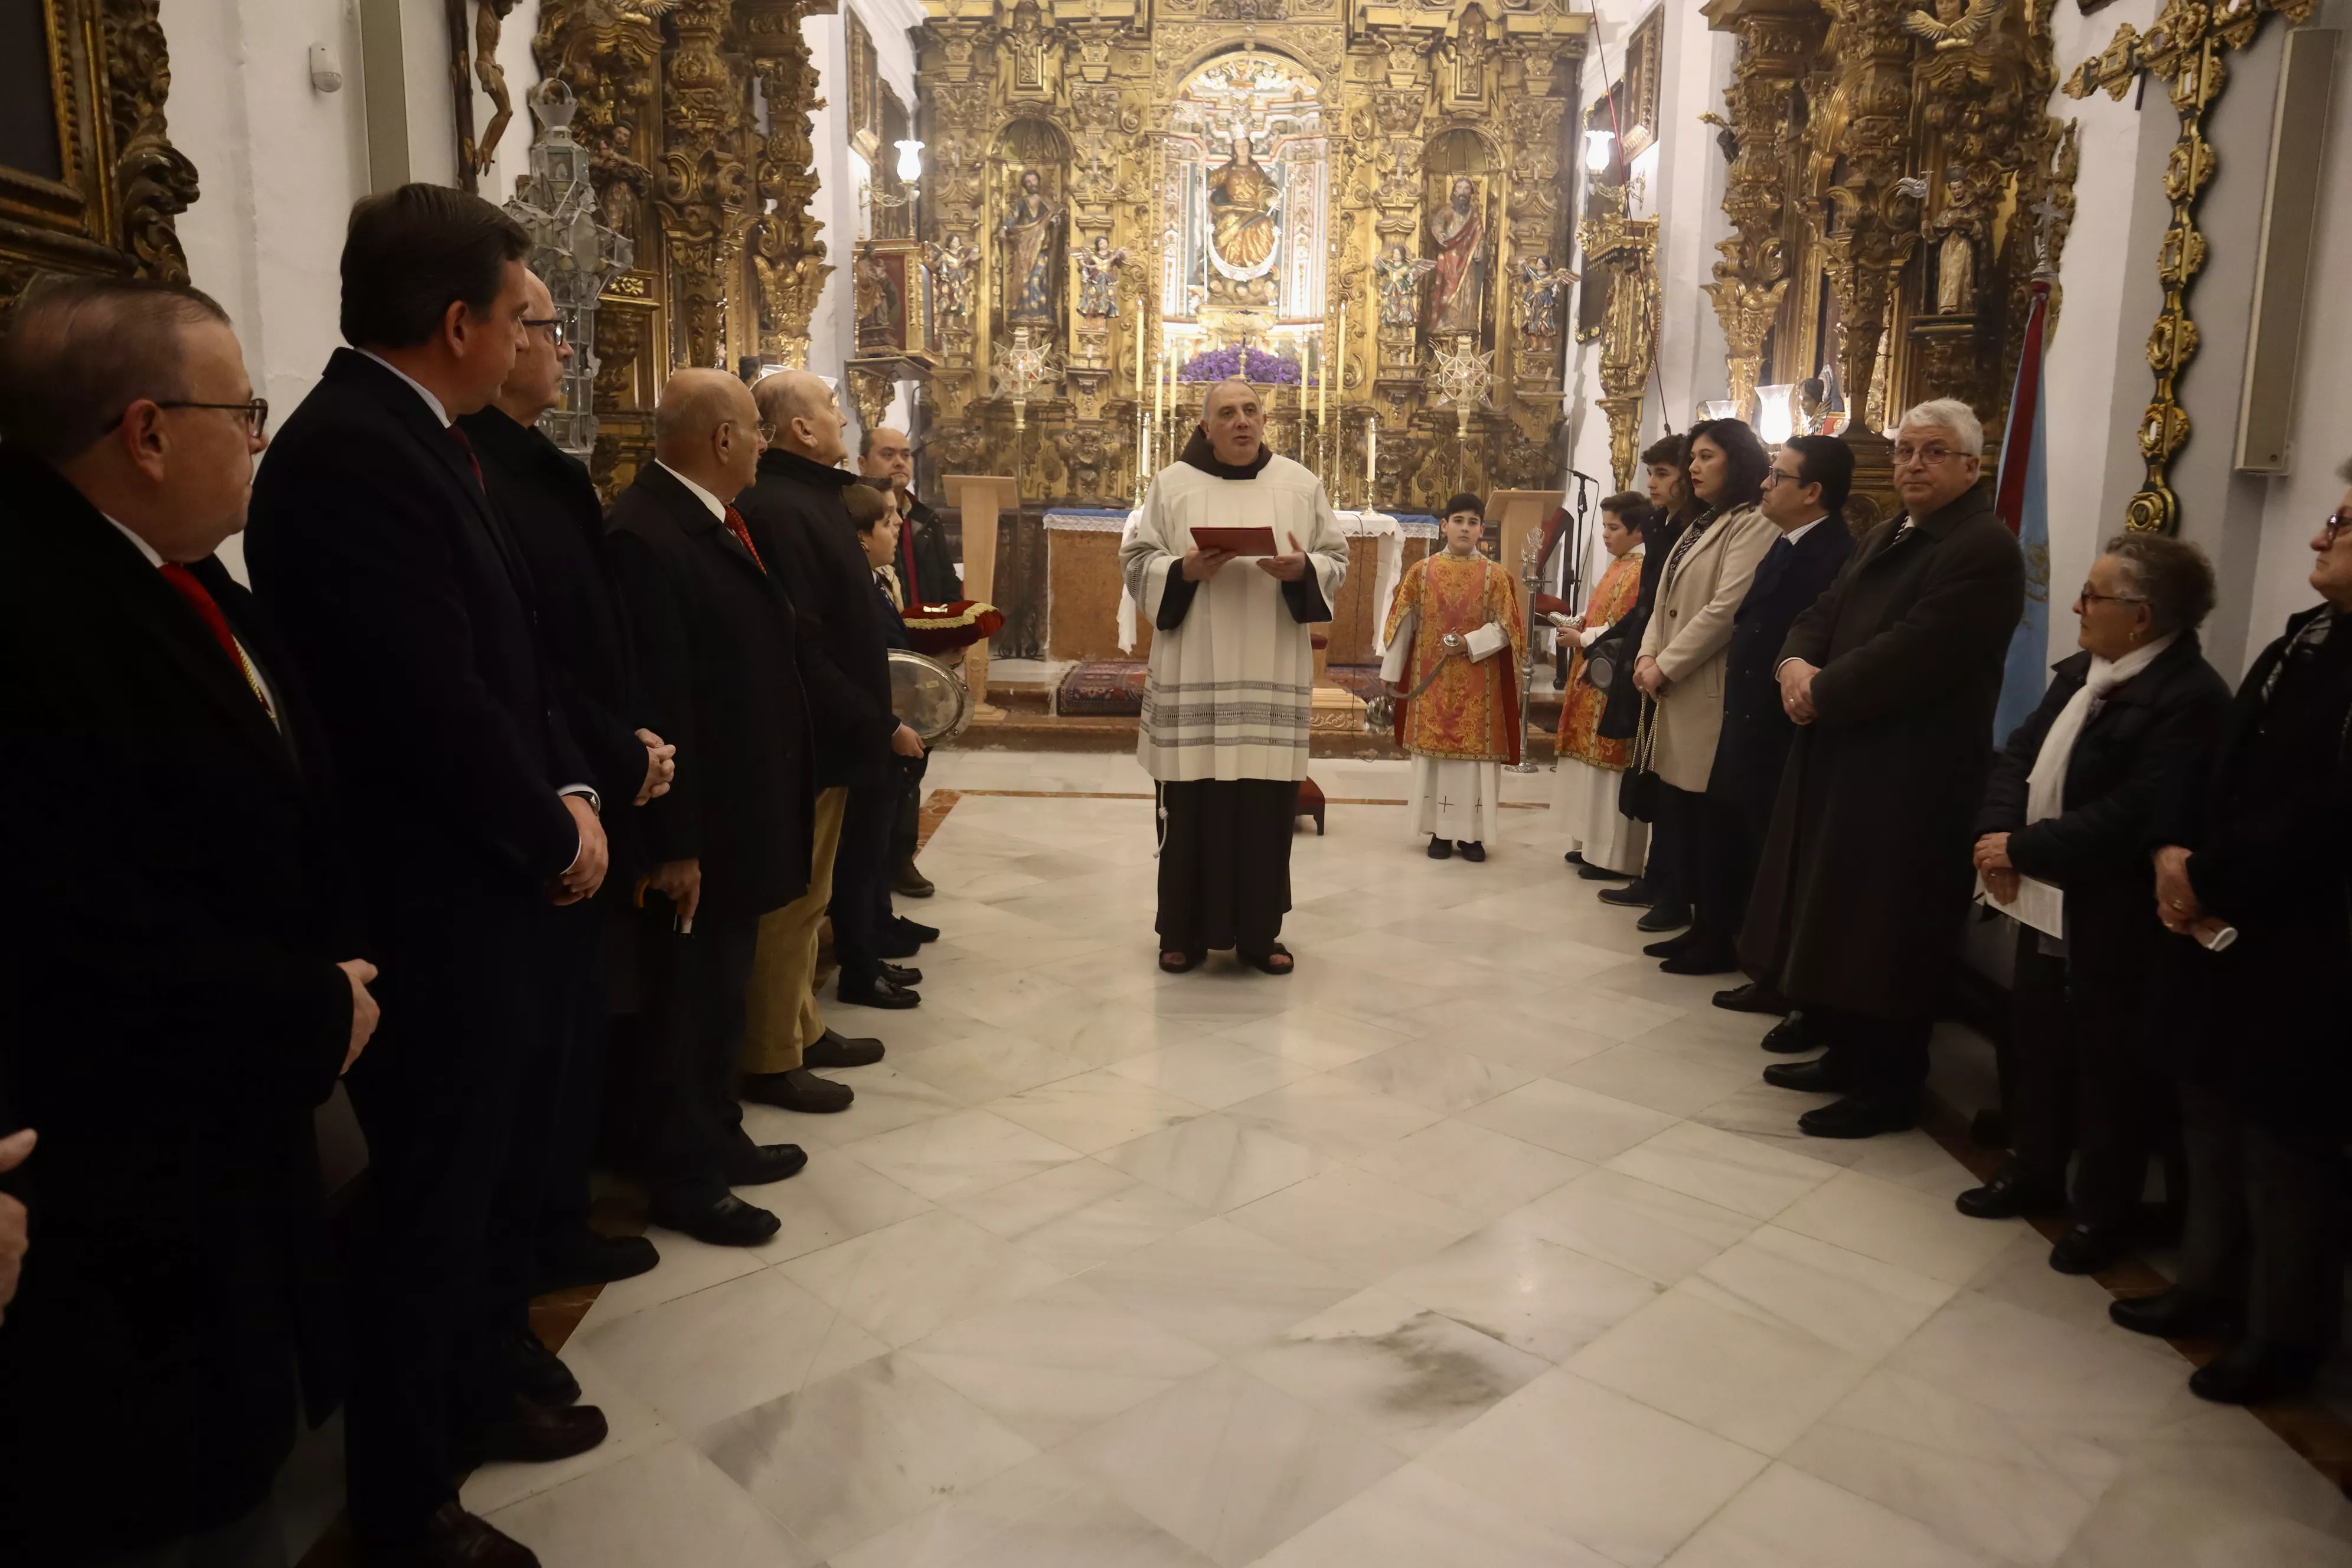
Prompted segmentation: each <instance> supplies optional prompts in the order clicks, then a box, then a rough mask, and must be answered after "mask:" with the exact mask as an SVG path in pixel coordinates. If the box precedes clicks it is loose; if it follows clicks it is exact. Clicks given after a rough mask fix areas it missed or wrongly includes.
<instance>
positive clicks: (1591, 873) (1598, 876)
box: [1576, 860, 1633, 882]
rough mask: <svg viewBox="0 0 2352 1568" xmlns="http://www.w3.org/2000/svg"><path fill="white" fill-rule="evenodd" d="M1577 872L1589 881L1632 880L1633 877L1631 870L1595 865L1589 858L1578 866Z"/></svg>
mask: <svg viewBox="0 0 2352 1568" xmlns="http://www.w3.org/2000/svg"><path fill="white" fill-rule="evenodd" d="M1576 874H1577V876H1579V877H1580V878H1581V879H1584V880H1585V881H1588V882H1630V881H1632V880H1633V872H1631V871H1612V870H1611V869H1610V868H1608V867H1606V866H1595V865H1593V864H1592V863H1591V861H1589V860H1588V861H1586V862H1585V863H1584V864H1583V865H1581V866H1579V867H1578V868H1576Z"/></svg>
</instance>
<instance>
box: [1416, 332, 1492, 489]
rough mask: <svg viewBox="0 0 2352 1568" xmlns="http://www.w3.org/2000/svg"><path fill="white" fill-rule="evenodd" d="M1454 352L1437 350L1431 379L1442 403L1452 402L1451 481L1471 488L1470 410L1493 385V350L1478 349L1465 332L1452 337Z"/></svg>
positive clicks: (1476, 342) (1481, 401)
mask: <svg viewBox="0 0 2352 1568" xmlns="http://www.w3.org/2000/svg"><path fill="white" fill-rule="evenodd" d="M1454 343H1455V345H1456V346H1455V348H1454V353H1446V352H1445V351H1444V349H1440V350H1438V351H1437V374H1436V375H1435V376H1433V378H1432V379H1431V384H1432V385H1433V386H1434V387H1436V389H1437V395H1438V397H1439V399H1440V400H1441V401H1443V402H1446V403H1451V404H1452V405H1454V483H1455V484H1457V485H1459V486H1460V487H1461V488H1463V489H1469V488H1470V411H1471V410H1472V409H1474V408H1477V407H1481V406H1483V405H1485V404H1486V391H1487V389H1488V388H1489V387H1491V386H1493V385H1494V384H1495V353H1494V351H1493V350H1492V349H1487V350H1484V351H1482V350H1480V349H1479V347H1478V340H1477V339H1475V338H1474V337H1471V336H1470V335H1468V334H1467V333H1465V334H1464V335H1462V336H1461V337H1458V338H1456V339H1454Z"/></svg>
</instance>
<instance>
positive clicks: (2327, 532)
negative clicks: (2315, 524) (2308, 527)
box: [2319, 511, 2352, 550]
mask: <svg viewBox="0 0 2352 1568" xmlns="http://www.w3.org/2000/svg"><path fill="white" fill-rule="evenodd" d="M2347 528H2352V516H2347V515H2346V514H2345V513H2344V512H2342V511H2331V512H2329V513H2328V514H2327V515H2326V517H2324V518H2321V519H2320V520H2319V537H2320V538H2321V539H2322V540H2323V541H2325V542H2326V548H2328V549H2330V550H2332V549H2334V548H2335V547H2336V541H2337V540H2339V539H2341V538H2343V537H2344V531H2345V530H2346V529H2347Z"/></svg>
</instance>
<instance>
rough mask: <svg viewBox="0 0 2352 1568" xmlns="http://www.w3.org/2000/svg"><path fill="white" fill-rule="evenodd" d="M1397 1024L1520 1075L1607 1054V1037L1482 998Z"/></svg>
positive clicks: (1408, 1016)
mask: <svg viewBox="0 0 2352 1568" xmlns="http://www.w3.org/2000/svg"><path fill="white" fill-rule="evenodd" d="M1394 1022H1395V1026H1396V1027H1398V1028H1401V1029H1410V1030H1412V1032H1413V1033H1414V1035H1415V1036H1417V1037H1420V1038H1423V1039H1426V1040H1429V1041H1431V1042H1433V1043H1434V1044H1436V1045H1440V1046H1443V1047H1445V1048H1446V1049H1448V1050H1454V1051H1467V1052H1469V1053H1470V1054H1471V1055H1472V1056H1476V1057H1483V1058H1486V1059H1487V1060H1488V1061H1493V1062H1500V1063H1502V1064H1503V1065H1505V1066H1507V1067H1513V1068H1519V1069H1520V1070H1522V1071H1524V1072H1529V1073H1548V1072H1556V1071H1558V1070H1559V1068H1565V1067H1570V1066H1573V1065H1574V1064H1575V1063H1577V1062H1580V1061H1582V1060H1583V1059H1584V1058H1587V1057H1591V1056H1596V1055H1598V1054H1599V1053H1601V1052H1602V1051H1605V1050H1607V1049H1608V1048H1609V1047H1610V1046H1611V1045H1612V1043H1613V1042H1612V1040H1611V1039H1610V1037H1608V1036H1607V1035H1604V1034H1599V1033H1595V1032H1592V1031H1590V1030H1586V1029H1580V1028H1577V1027H1575V1026H1571V1025H1570V1024H1568V1023H1566V1022H1565V1021H1563V1020H1560V1019H1558V1018H1553V1017H1547V1016H1528V1014H1526V1013H1523V1012H1520V1011H1519V1010H1518V1009H1517V1008H1516V1007H1507V1006H1505V1005H1502V1004H1501V1003H1500V1002H1497V1001H1495V1000H1491V999H1486V998H1473V999H1470V1000H1466V1001H1465V1000H1461V999H1455V998H1449V999H1447V1000H1445V1001H1443V1002H1437V1003H1433V1004H1431V1005H1428V1006H1424V1007H1419V1008H1415V1009H1414V1010H1413V1011H1412V1012H1410V1013H1405V1014H1401V1015H1399V1016H1397V1017H1396V1019H1395V1020H1394Z"/></svg>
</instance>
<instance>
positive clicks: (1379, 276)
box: [916, 0, 1589, 510]
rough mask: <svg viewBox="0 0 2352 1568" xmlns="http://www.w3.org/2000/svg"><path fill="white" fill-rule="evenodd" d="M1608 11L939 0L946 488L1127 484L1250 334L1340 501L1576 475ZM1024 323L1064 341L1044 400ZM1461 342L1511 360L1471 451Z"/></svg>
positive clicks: (1286, 431)
mask: <svg viewBox="0 0 2352 1568" xmlns="http://www.w3.org/2000/svg"><path fill="white" fill-rule="evenodd" d="M1588 25H1589V18H1588V17H1587V16H1583V15H1578V14H1572V13H1571V12H1570V10H1569V8H1568V6H1567V5H1564V4H1561V3H1559V0H1542V3H1541V4H1531V3H1525V0H1438V3H1435V4H1425V5H1383V4H1364V3H1362V0H1159V3H1158V4H1156V5H1151V4H1139V0H995V3H990V0H928V20H927V21H926V22H925V24H924V25H923V26H920V27H919V28H918V29H917V31H916V39H917V49H918V53H917V67H916V98H917V100H918V115H919V119H918V123H917V127H916V134H918V135H919V136H920V137H922V138H923V140H924V141H925V142H927V143H928V146H929V153H928V159H929V173H928V174H927V175H926V178H925V184H924V202H923V208H924V210H923V214H922V228H921V234H922V237H923V238H924V239H925V240H926V241H927V243H928V255H929V260H930V263H931V271H932V277H933V279H934V282H935V287H936V301H937V310H938V325H939V329H940V345H941V356H940V366H939V369H938V371H937V373H936V374H934V375H933V376H932V377H931V379H930V380H929V383H928V384H927V386H926V389H925V392H924V410H923V417H924V421H925V424H926V427H927V440H926V449H927V453H928V461H927V463H926V465H925V469H926V474H927V476H928V478H929V480H930V482H933V483H936V480H937V478H938V477H939V476H941V475H944V474H949V473H1011V474H1016V475H1018V477H1019V479H1020V482H1021V491H1022V495H1023V498H1024V501H1025V502H1028V503H1030V504H1033V505H1034V504H1038V503H1049V502H1079V503H1087V502H1091V503H1094V504H1097V505H1123V504H1126V503H1127V502H1129V500H1132V499H1133V497H1134V496H1135V495H1136V494H1137V493H1138V491H1139V489H1140V486H1141V484H1142V483H1143V482H1144V481H1145V480H1147V479H1148V478H1149V475H1150V473H1151V472H1152V471H1153V470H1154V469H1155V468H1157V467H1159V466H1160V465H1162V464H1164V463H1166V462H1167V461H1169V460H1171V457H1172V454H1173V450H1174V448H1175V447H1176V446H1177V445H1178V444H1180V443H1181V436H1182V434H1183V433H1184V432H1185V431H1186V430H1188V429H1189V427H1190V426H1191V424H1192V421H1193V419H1195V418H1196V417H1197V416H1198V410H1199V406H1200V398H1201V395H1202V391H1203V390H1204V383H1203V382H1202V381H1201V380H1197V379H1192V380H1185V379H1179V380H1177V381H1175V382H1174V384H1173V388H1172V391H1171V390H1170V389H1169V387H1168V385H1167V384H1166V383H1165V382H1164V381H1161V380H1160V378H1161V377H1163V376H1165V375H1166V374H1168V373H1169V370H1170V367H1171V366H1179V367H1181V366H1183V365H1186V364H1192V363H1195V362H1202V363H1211V362H1212V361H1213V356H1214V355H1216V354H1218V353H1248V352H1249V351H1255V357H1253V358H1250V359H1247V360H1246V361H1245V363H1251V364H1254V365H1258V366H1264V365H1266V364H1267V363H1269V362H1268V360H1267V359H1266V357H1265V356H1269V355H1270V356H1273V358H1274V359H1275V360H1277V361H1281V362H1285V363H1286V368H1285V369H1282V370H1280V371H1278V372H1276V373H1273V374H1269V375H1268V376H1267V377H1266V378H1265V382H1264V393H1265V397H1266V400H1267V403H1268V405H1269V408H1270V411H1271V423H1270V430H1269V439H1270V441H1271V443H1272V445H1274V447H1276V449H1277V450H1279V451H1282V452H1284V453H1286V454H1289V455H1291V456H1295V457H1297V458H1299V459H1300V460H1302V461H1305V462H1307V464H1308V465H1309V466H1310V467H1313V468H1317V469H1318V471H1320V472H1322V473H1323V474H1324V475H1325V476H1326V479H1327V480H1328V483H1329V485H1330V488H1331V490H1332V492H1333V497H1334V500H1336V501H1338V502H1339V503H1340V504H1342V505H1349V506H1352V505H1362V504H1365V503H1366V502H1367V501H1368V500H1369V501H1370V503H1372V504H1375V505H1378V506H1380V507H1382V508H1384V509H1387V510H1431V509H1432V508H1433V507H1434V506H1435V505H1437V504H1439V503H1441V502H1442V501H1443V500H1444V496H1445V495H1446V493H1448V492H1449V491H1450V490H1451V489H1454V488H1455V486H1456V484H1457V482H1460V481H1461V480H1465V479H1466V481H1467V482H1468V483H1469V485H1470V486H1471V487H1472V488H1474V489H1491V488H1500V487H1503V486H1517V487H1527V488H1536V487H1540V486H1542V485H1544V484H1547V483H1550V482H1554V481H1555V480H1556V479H1557V478H1558V475H1559V469H1560V467H1561V463H1562V456H1561V447H1560V440H1559V419H1560V415H1559V403H1560V399H1559V393H1560V384H1561V369H1562V353H1563V351H1564V347H1565V345H1566V342H1567V341H1568V339H1569V337H1570V333H1569V332H1568V331H1566V330H1565V328H1564V324H1563V321H1562V310H1563V309H1564V307H1565V304H1566V301H1567V291H1566V290H1565V289H1563V288H1562V286H1561V284H1562V279H1561V278H1560V276H1559V275H1560V274H1561V272H1562V271H1563V270H1564V266H1563V263H1564V262H1565V258H1567V257H1568V256H1569V254H1570V248H1569V245H1570V235H1569V228H1568V221H1569V216H1570V215H1569V213H1568V211H1567V204H1566V197H1567V192H1568V181H1569V174H1570V170H1571V168H1572V164H1571V163H1570V162H1568V158H1569V156H1570V149H1569V146H1568V143H1569V141H1570V135H1571V132H1573V131H1574V130H1575V129H1576V127H1575V125H1574V120H1575V117H1574V116H1573V115H1570V114H1569V113H1568V112H1567V111H1568V108H1569V105H1570V103H1571V102H1572V101H1574V99H1575V95H1576V90H1577V74H1578V68H1579V65H1580V61H1581V59H1582V58H1583V55H1584V52H1585V43H1586V29H1587V26H1588ZM1522 294H1524V295H1525V296H1526V297H1525V298H1522V297H1521V296H1522ZM1342 321H1344V322H1345V328H1344V331H1343V330H1342V325H1341V323H1342ZM1015 331H1026V332H1027V334H1028V341H1029V342H1030V343H1031V344H1032V345H1033V346H1034V347H1040V348H1046V349H1050V351H1051V355H1050V362H1049V363H1050V370H1049V373H1048V379H1047V380H1046V382H1045V384H1042V385H1035V386H1031V385H1028V384H1025V383H1024V385H1023V387H1022V391H1023V393H1024V396H1023V397H1022V399H1021V405H1020V408H1019V416H1018V418H1017V419H1016V411H1015V406H1014V402H1013V398H1012V396H1010V395H1008V393H1007V388H1006V386H1005V385H1003V384H1000V375H999V372H998V369H997V366H998V364H999V362H1000V361H1001V360H1002V359H1003V353H1000V351H1001V350H1003V349H1005V348H1006V347H1008V346H1009V345H1010V344H1011V343H1012V342H1013V333H1014V332H1015ZM1465 346H1467V347H1469V348H1470V349H1472V350H1474V351H1475V352H1481V353H1488V354H1490V355H1491V356H1492V360H1491V363H1493V364H1494V366H1495V369H1496V378H1495V382H1494V384H1493V387H1492V390H1491V392H1490V393H1489V395H1487V397H1486V400H1485V402H1484V404H1483V405H1482V406H1480V407H1479V408H1478V409H1477V410H1476V411H1475V415H1474V416H1473V418H1472V419H1471V421H1470V438H1469V442H1468V447H1467V450H1465V449H1463V447H1462V446H1461V444H1460V443H1459V441H1458V440H1457V436H1456V431H1457V428H1458V422H1457V419H1456V416H1455V411H1454V408H1453V407H1452V406H1451V405H1445V406H1440V405H1437V403H1436V401H1435V399H1434V397H1433V395H1432V394H1431V393H1430V392H1429V391H1428V390H1427V383H1428V381H1429V378H1430V376H1431V374H1432V373H1433V368H1434V365H1435V360H1436V355H1437V354H1438V353H1440V352H1441V351H1443V352H1448V353H1454V352H1459V351H1460V350H1461V349H1463V348H1464V347H1465ZM1196 374H1198V372H1197V370H1196ZM1155 400H1157V402H1158V403H1159V405H1160V417H1158V419H1157V420H1156V422H1153V421H1150V420H1147V419H1146V418H1144V417H1141V415H1143V414H1144V413H1145V412H1146V411H1148V410H1150V408H1151V407H1152V405H1154V403H1155ZM1375 421H1377V423H1378V424H1379V426H1380V429H1379V434H1378V438H1377V440H1376V441H1375V442H1373V443H1371V449H1372V450H1373V452H1374V454H1375V459H1374V460H1375V462H1376V463H1377V471H1376V472H1375V473H1374V474H1372V475H1371V476H1370V477H1369V479H1368V476H1367V474H1366V458H1365V454H1366V449H1367V442H1366V428H1367V426H1368V425H1370V423H1372V422H1375ZM1147 426H1149V428H1150V433H1151V439H1150V445H1149V447H1146V446H1145V445H1144V441H1143V437H1144V433H1145V431H1146V428H1147Z"/></svg>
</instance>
